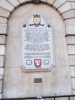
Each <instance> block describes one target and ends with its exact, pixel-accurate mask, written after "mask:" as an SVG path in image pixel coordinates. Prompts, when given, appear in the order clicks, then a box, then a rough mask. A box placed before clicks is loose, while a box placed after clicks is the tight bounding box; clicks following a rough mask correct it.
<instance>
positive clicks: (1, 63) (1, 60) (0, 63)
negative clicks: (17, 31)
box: [0, 56, 4, 67]
mask: <svg viewBox="0 0 75 100" xmlns="http://www.w3.org/2000/svg"><path fill="white" fill-rule="evenodd" d="M3 61H4V56H0V67H3Z"/></svg>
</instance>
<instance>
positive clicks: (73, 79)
mask: <svg viewBox="0 0 75 100" xmlns="http://www.w3.org/2000/svg"><path fill="white" fill-rule="evenodd" d="M71 80H72V89H75V78H72V79H71Z"/></svg>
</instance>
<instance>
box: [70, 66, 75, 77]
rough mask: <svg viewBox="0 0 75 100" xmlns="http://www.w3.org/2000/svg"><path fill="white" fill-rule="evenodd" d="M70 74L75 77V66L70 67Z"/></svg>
mask: <svg viewBox="0 0 75 100" xmlns="http://www.w3.org/2000/svg"><path fill="white" fill-rule="evenodd" d="M70 76H71V77H75V67H70Z"/></svg>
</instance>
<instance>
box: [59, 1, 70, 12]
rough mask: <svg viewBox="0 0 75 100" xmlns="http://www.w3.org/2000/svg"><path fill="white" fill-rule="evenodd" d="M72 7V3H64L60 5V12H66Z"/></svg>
mask: <svg viewBox="0 0 75 100" xmlns="http://www.w3.org/2000/svg"><path fill="white" fill-rule="evenodd" d="M70 9H71V3H70V2H66V3H65V4H64V5H62V6H61V7H59V11H60V12H62V13H63V12H65V11H67V10H70Z"/></svg>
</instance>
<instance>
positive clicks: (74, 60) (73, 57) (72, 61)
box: [69, 55, 75, 65]
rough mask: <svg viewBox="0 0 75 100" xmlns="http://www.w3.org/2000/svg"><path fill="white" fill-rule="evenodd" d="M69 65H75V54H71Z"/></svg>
mask: <svg viewBox="0 0 75 100" xmlns="http://www.w3.org/2000/svg"><path fill="white" fill-rule="evenodd" d="M69 65H75V55H70V56H69Z"/></svg>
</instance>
